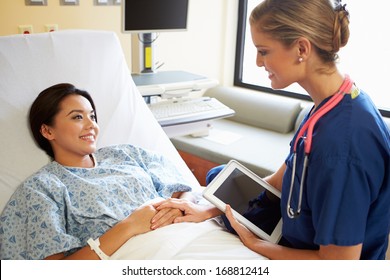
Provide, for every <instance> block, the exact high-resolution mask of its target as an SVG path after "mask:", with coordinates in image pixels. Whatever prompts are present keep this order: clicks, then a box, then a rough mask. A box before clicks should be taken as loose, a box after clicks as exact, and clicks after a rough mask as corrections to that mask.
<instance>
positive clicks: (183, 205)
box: [152, 198, 222, 228]
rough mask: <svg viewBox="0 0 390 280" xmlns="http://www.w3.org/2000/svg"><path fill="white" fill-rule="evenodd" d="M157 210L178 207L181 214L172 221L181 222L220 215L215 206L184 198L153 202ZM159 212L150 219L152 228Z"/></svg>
mask: <svg viewBox="0 0 390 280" xmlns="http://www.w3.org/2000/svg"><path fill="white" fill-rule="evenodd" d="M153 206H154V207H155V208H156V210H157V211H159V213H160V211H163V210H164V209H173V208H174V209H178V210H180V211H181V213H182V215H180V216H177V217H176V218H175V219H174V220H173V222H174V223H181V222H202V221H204V220H207V219H210V218H212V217H216V216H218V215H221V213H222V212H221V211H219V210H218V209H217V208H215V207H214V206H212V205H199V204H195V203H193V202H190V201H188V200H185V199H176V198H169V199H167V200H164V201H162V202H158V203H155V204H153ZM159 213H158V214H156V217H155V218H156V219H155V218H153V219H152V228H153V225H154V223H155V220H157V219H158V218H159Z"/></svg>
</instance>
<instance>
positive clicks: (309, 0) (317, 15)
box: [249, 0, 349, 63]
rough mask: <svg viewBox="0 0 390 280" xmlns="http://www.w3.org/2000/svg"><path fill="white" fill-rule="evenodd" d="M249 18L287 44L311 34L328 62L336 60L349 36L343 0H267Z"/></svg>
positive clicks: (312, 39) (259, 27)
mask: <svg viewBox="0 0 390 280" xmlns="http://www.w3.org/2000/svg"><path fill="white" fill-rule="evenodd" d="M249 22H250V24H251V25H252V26H255V27H256V28H257V29H258V30H259V31H261V32H264V33H267V34H268V35H270V36H271V37H272V38H274V39H276V40H279V41H280V42H282V43H283V44H284V45H285V46H286V47H289V46H291V44H292V43H294V42H295V41H296V40H297V39H298V38H300V37H305V38H307V39H308V40H309V41H310V42H311V43H312V44H313V45H314V47H315V50H316V51H317V53H318V55H319V56H320V57H321V59H322V60H323V61H324V62H325V63H327V62H335V61H336V60H337V59H338V55H337V52H338V51H339V50H340V48H342V47H344V46H345V45H346V44H347V43H348V39H349V13H348V11H347V10H346V8H345V5H342V4H341V1H340V0H339V1H335V3H334V4H333V5H332V3H331V2H330V1H329V0H265V1H264V2H262V3H260V4H259V5H257V6H256V7H255V8H254V9H253V11H252V13H251V16H250V18H249Z"/></svg>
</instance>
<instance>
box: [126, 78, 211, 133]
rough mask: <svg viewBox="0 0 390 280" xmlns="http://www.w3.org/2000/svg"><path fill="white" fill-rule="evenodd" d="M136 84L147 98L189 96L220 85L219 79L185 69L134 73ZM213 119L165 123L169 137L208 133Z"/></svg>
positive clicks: (164, 127)
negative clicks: (193, 92) (184, 122)
mask: <svg viewBox="0 0 390 280" xmlns="http://www.w3.org/2000/svg"><path fill="white" fill-rule="evenodd" d="M132 78H133V80H134V83H135V85H136V86H137V88H138V90H139V91H140V93H141V95H142V96H143V97H145V98H149V97H151V96H161V97H162V98H173V97H182V96H187V95H189V94H190V92H192V91H198V90H202V89H208V88H211V87H214V86H216V85H218V81H217V80H214V79H209V78H207V77H204V76H200V75H196V74H192V73H189V72H185V71H162V72H157V73H151V74H132ZM211 122H212V120H204V119H199V121H197V120H194V121H192V122H190V123H186V124H182V123H180V124H179V123H177V124H176V123H172V125H169V126H167V125H164V126H163V129H164V131H165V133H166V134H167V135H168V137H170V138H172V137H176V136H180V135H188V134H199V135H204V134H207V131H208V129H209V127H210V126H211Z"/></svg>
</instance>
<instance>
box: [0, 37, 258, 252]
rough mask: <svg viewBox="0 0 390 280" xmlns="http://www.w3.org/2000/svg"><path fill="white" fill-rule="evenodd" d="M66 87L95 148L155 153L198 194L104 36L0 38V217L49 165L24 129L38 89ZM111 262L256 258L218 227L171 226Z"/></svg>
mask: <svg viewBox="0 0 390 280" xmlns="http://www.w3.org/2000/svg"><path fill="white" fill-rule="evenodd" d="M62 82H67V83H72V84H74V85H75V86H76V87H78V88H81V89H85V90H87V91H88V92H89V93H90V94H91V95H92V97H93V99H94V101H95V104H96V108H97V116H98V120H99V125H100V128H101V130H100V138H99V142H98V146H99V147H103V146H108V145H115V144H120V143H131V144H133V145H136V146H141V147H143V148H147V149H151V150H155V151H159V152H161V153H163V154H164V155H166V156H167V157H169V158H170V159H171V160H172V161H173V162H174V163H175V164H176V166H177V168H178V169H179V171H180V172H182V173H183V174H184V176H185V177H187V178H188V180H191V181H192V182H193V185H194V188H195V191H196V192H197V194H198V197H199V199H200V203H206V202H204V201H203V200H202V199H201V196H200V195H199V193H200V187H199V185H198V183H197V181H196V179H195V178H194V176H193V174H192V173H191V171H190V170H189V169H188V168H187V166H186V165H185V163H184V162H183V160H182V159H181V158H180V156H179V154H178V152H177V151H176V149H175V148H174V146H173V145H172V143H171V142H170V140H169V139H168V137H167V136H166V135H165V133H164V131H163V130H162V128H161V127H160V125H159V124H158V123H157V121H156V120H155V119H154V117H153V115H152V113H151V112H150V110H149V109H148V107H147V106H146V104H145V102H144V100H143V99H142V97H141V95H140V94H139V92H138V90H137V88H136V86H135V85H134V82H133V80H132V78H131V75H130V72H129V69H128V66H127V64H126V60H125V58H124V55H123V51H122V48H121V45H120V43H119V40H118V38H117V36H116V35H115V33H113V32H107V31H88V30H72V31H58V32H51V33H41V34H32V35H13V36H4V37H0V131H1V137H0V159H1V160H0V211H2V210H3V208H4V206H5V205H6V203H7V201H8V199H9V198H10V196H11V194H12V193H13V192H14V190H15V189H16V188H17V186H18V185H19V184H20V183H21V182H22V181H23V180H24V179H26V178H27V177H28V176H29V175H31V174H32V173H33V172H35V171H37V170H38V169H39V168H40V167H42V166H43V165H45V164H46V163H48V162H49V158H48V157H47V156H46V155H45V153H44V152H43V151H42V150H40V149H39V148H38V147H37V146H36V145H35V143H34V141H33V138H32V137H31V135H30V133H29V129H28V124H27V115H28V111H29V107H30V105H31V103H32V102H33V100H34V99H35V97H36V96H37V95H38V93H39V92H41V91H42V90H43V89H45V88H47V87H49V86H51V85H54V84H57V83H62ZM112 258H113V259H262V258H263V257H262V256H260V255H258V254H255V253H254V252H252V251H251V250H249V249H247V248H246V247H245V246H244V245H243V244H242V243H241V241H240V240H239V239H238V238H237V237H236V236H235V235H232V234H230V233H228V232H227V231H225V230H224V228H223V227H222V226H220V225H219V224H218V221H217V220H214V219H213V220H209V221H205V222H202V223H182V224H173V225H170V226H166V227H164V228H161V229H158V230H155V231H152V232H149V233H146V234H142V235H139V236H136V237H134V238H132V239H130V240H129V241H128V242H127V243H125V244H124V245H123V246H122V247H121V248H120V249H118V251H117V252H116V253H115V254H114V255H113V256H112Z"/></svg>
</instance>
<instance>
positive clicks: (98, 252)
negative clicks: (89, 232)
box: [87, 238, 110, 260]
mask: <svg viewBox="0 0 390 280" xmlns="http://www.w3.org/2000/svg"><path fill="white" fill-rule="evenodd" d="M87 243H88V245H89V247H91V250H93V251H95V253H96V255H98V257H99V259H101V260H108V259H109V258H110V257H109V256H107V255H106V254H105V253H104V252H103V251H102V250H101V249H100V247H99V246H100V241H99V238H97V239H96V240H93V239H92V238H90V239H88V241H87Z"/></svg>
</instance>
